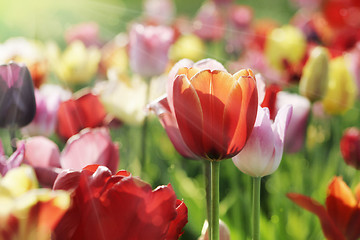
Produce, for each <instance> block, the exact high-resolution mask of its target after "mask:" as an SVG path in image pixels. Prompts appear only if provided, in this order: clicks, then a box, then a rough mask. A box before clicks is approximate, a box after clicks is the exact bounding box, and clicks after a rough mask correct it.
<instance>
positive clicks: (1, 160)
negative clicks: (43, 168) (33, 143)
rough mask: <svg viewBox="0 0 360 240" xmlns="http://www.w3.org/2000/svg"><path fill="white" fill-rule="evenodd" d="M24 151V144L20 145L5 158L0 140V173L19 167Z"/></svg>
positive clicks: (3, 173)
mask: <svg viewBox="0 0 360 240" xmlns="http://www.w3.org/2000/svg"><path fill="white" fill-rule="evenodd" d="M24 153H25V147H24V145H20V146H19V147H18V148H17V149H16V151H15V152H14V153H13V154H12V155H11V156H10V157H9V159H7V157H6V156H5V153H4V149H3V146H2V143H1V141H0V174H1V175H2V176H5V174H6V173H7V172H8V171H9V170H11V169H13V168H17V167H19V166H20V164H21V163H22V162H23V160H24Z"/></svg>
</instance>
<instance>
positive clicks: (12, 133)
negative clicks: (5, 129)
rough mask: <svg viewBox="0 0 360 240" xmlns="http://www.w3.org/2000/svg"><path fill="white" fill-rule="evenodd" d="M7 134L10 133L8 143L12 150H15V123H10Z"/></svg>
mask: <svg viewBox="0 0 360 240" xmlns="http://www.w3.org/2000/svg"><path fill="white" fill-rule="evenodd" d="M9 135H10V145H11V148H12V151H13V152H15V151H16V139H15V138H16V126H15V125H13V124H12V125H11V126H10V127H9Z"/></svg>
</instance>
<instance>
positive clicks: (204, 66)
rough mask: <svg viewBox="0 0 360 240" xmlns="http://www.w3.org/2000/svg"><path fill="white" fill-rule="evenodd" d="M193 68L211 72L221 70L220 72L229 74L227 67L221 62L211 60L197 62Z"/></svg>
mask: <svg viewBox="0 0 360 240" xmlns="http://www.w3.org/2000/svg"><path fill="white" fill-rule="evenodd" d="M193 67H194V68H198V69H200V70H211V71H214V70H219V71H223V72H227V70H226V69H225V67H224V66H223V65H222V64H221V63H220V62H218V61H216V60H215V59H211V58H206V59H202V60H200V61H198V62H196V63H195V64H194V66H193ZM188 77H189V76H188Z"/></svg>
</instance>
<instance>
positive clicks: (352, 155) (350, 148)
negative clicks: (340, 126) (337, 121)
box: [340, 127, 360, 170]
mask: <svg viewBox="0 0 360 240" xmlns="http://www.w3.org/2000/svg"><path fill="white" fill-rule="evenodd" d="M340 150H341V154H342V156H343V158H344V160H345V163H346V164H347V165H349V166H352V167H354V168H356V169H358V170H360V130H359V129H358V128H356V127H351V128H348V129H346V130H345V132H344V134H343V136H342V138H341V140H340Z"/></svg>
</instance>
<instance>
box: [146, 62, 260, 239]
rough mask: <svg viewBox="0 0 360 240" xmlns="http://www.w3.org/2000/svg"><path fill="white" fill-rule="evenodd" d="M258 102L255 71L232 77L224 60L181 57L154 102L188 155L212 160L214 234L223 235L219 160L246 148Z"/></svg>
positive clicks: (210, 195) (176, 143) (152, 106)
mask: <svg viewBox="0 0 360 240" xmlns="http://www.w3.org/2000/svg"><path fill="white" fill-rule="evenodd" d="M257 106H258V94H257V91H256V82H255V76H254V74H253V72H252V71H251V70H250V69H243V70H240V71H238V72H237V73H235V74H233V75H231V74H230V73H228V72H227V71H226V69H225V68H224V67H223V66H222V64H221V63H219V62H217V61H215V60H213V59H205V60H202V61H199V62H197V63H195V64H194V63H193V62H192V61H190V60H186V59H184V60H181V61H179V62H178V63H177V64H175V66H174V67H173V69H172V70H171V71H170V73H169V79H168V85H167V96H166V97H163V98H162V99H159V100H158V101H156V102H154V103H152V104H150V109H153V110H154V111H155V112H156V114H157V115H158V116H159V119H160V122H161V124H162V125H163V126H164V128H165V130H166V132H167V134H168V136H169V138H170V140H171V141H172V143H173V144H174V146H175V148H176V149H177V150H178V151H179V153H180V154H182V155H183V156H185V157H187V158H194V159H205V160H209V161H210V173H207V174H205V175H206V176H207V177H208V178H209V184H210V189H209V191H210V193H208V194H207V198H210V199H211V200H209V201H208V202H210V209H209V211H210V212H209V215H210V216H208V218H209V229H210V230H209V236H210V239H211V240H212V239H219V212H218V211H219V209H218V204H219V186H218V184H219V161H220V160H222V159H226V158H231V157H233V156H235V155H236V154H238V153H239V152H240V151H241V149H242V148H243V147H244V145H245V143H246V141H247V139H248V138H249V136H250V133H251V131H252V129H253V126H254V122H255V119H256V113H257Z"/></svg>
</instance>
